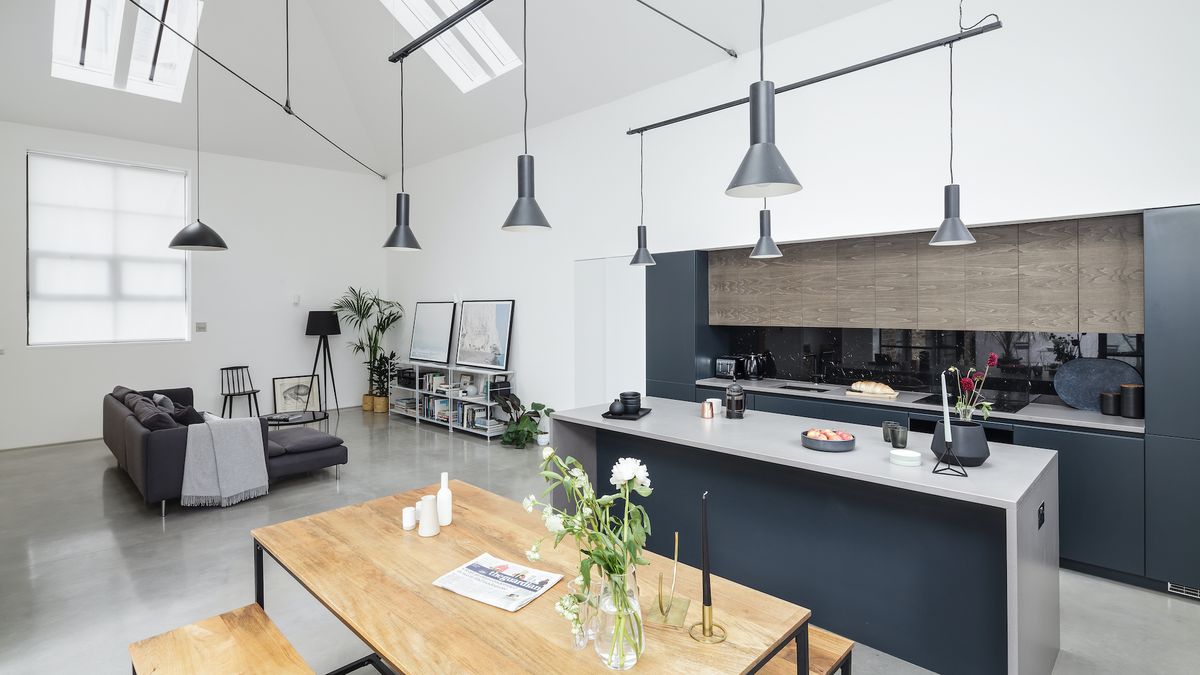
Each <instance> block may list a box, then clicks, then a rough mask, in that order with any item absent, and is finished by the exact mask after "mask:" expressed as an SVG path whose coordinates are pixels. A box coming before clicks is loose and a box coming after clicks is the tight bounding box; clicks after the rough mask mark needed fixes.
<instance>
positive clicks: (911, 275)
mask: <svg viewBox="0 0 1200 675" xmlns="http://www.w3.org/2000/svg"><path fill="white" fill-rule="evenodd" d="M923 237H924V235H923V234H895V235H888V236H885V237H875V239H874V242H875V325H876V326H878V327H879V328H916V327H917V246H918V245H919V244H921V243H924V242H923V241H922V239H923Z"/></svg>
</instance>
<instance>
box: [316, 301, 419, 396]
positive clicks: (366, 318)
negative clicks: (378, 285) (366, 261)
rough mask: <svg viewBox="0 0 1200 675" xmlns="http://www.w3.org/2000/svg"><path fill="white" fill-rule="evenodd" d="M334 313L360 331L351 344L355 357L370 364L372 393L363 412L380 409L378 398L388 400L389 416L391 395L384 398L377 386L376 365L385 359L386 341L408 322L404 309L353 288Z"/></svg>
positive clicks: (369, 380) (370, 387) (335, 305)
mask: <svg viewBox="0 0 1200 675" xmlns="http://www.w3.org/2000/svg"><path fill="white" fill-rule="evenodd" d="M333 311H335V312H337V313H338V315H339V316H340V317H341V318H343V319H345V320H346V322H347V323H348V324H350V325H351V326H352V327H354V328H355V329H356V330H357V331H358V339H357V340H355V341H354V342H351V343H350V349H351V350H353V352H354V353H355V354H365V355H366V357H367V360H366V361H364V362H363V363H365V364H366V366H367V378H368V380H367V382H368V387H369V390H368V392H367V393H365V394H363V400H362V409H363V411H364V412H371V411H372V410H374V409H375V408H376V407H377V405H378V404H377V403H376V401H375V399H376V398H377V397H378V395H382V396H383V398H384V402H383V410H382V411H381V412H387V397H388V391H387V390H386V385H385V388H384V391H383V393H382V394H379V389H377V388H375V386H374V384H375V383H374V380H373V377H374V373H375V370H376V369H375V361H376V360H377V359H379V358H380V356H382V355H383V337H384V335H386V334H387V332H388V330H390V329H391V328H392V327H393V326H395V325H396V324H397V323H399V322H400V319H403V318H404V307H403V306H402V305H401V304H400V303H398V302H394V301H392V300H384V299H382V298H380V297H379V295H378V294H377V293H374V292H372V291H367V290H364V289H361V288H354V287H353V286H351V287H350V288H348V289H346V293H345V294H343V295H342V297H340V298H338V300H337V302H335V303H333Z"/></svg>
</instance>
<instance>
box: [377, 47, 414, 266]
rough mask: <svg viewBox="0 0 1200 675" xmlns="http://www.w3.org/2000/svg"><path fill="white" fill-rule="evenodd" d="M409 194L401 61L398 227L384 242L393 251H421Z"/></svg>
mask: <svg viewBox="0 0 1200 675" xmlns="http://www.w3.org/2000/svg"><path fill="white" fill-rule="evenodd" d="M408 199H409V198H408V193H407V192H405V191H404V61H400V192H397V193H396V226H395V227H393V228H392V233H391V234H389V235H388V238H387V241H385V242H383V247H384V248H389V249H392V250H393V251H420V250H421V244H419V243H417V235H415V234H413V231H412V228H411V227H409V226H408Z"/></svg>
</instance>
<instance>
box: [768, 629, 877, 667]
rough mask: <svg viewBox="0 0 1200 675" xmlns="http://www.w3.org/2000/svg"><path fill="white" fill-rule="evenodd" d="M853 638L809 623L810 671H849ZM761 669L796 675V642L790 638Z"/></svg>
mask: <svg viewBox="0 0 1200 675" xmlns="http://www.w3.org/2000/svg"><path fill="white" fill-rule="evenodd" d="M853 649H854V642H853V641H852V640H847V639H846V638H844V637H842V636H840V635H836V634H834V633H830V632H829V631H827V630H824V629H822V628H817V627H816V626H814V625H812V624H809V626H808V673H809V675H827V674H828V673H832V672H834V671H837V672H838V675H850V655H851V651H852V650H853ZM758 672H760V673H763V674H764V675H793V673H796V672H797V670H796V642H795V641H791V642H788V645H787V647H784V649H783V651H781V652H779V653H778V654H776V655H775V658H773V659H771V660H770V661H768V662H767V665H765V666H763V668H762V670H759V671H758Z"/></svg>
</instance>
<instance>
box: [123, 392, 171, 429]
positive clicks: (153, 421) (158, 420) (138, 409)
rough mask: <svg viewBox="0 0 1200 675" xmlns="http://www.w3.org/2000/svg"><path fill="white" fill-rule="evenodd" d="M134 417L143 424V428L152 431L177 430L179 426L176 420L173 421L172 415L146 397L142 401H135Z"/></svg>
mask: <svg viewBox="0 0 1200 675" xmlns="http://www.w3.org/2000/svg"><path fill="white" fill-rule="evenodd" d="M133 416H134V417H136V418H137V421H138V422H141V423H142V426H144V427H146V428H147V429H149V430H150V431H161V430H163V429H175V428H176V427H178V426H179V424H177V423H176V422H175V420H173V419H171V416H170V415H168V414H167V413H165V412H163V411H162V409H161V408H159V407H158V406H156V405H154V403H153V402H152V401H151V400H150V399H148V398H146V397H145V396H143V397H142V399H141V400H140V401H134V404H133Z"/></svg>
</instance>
